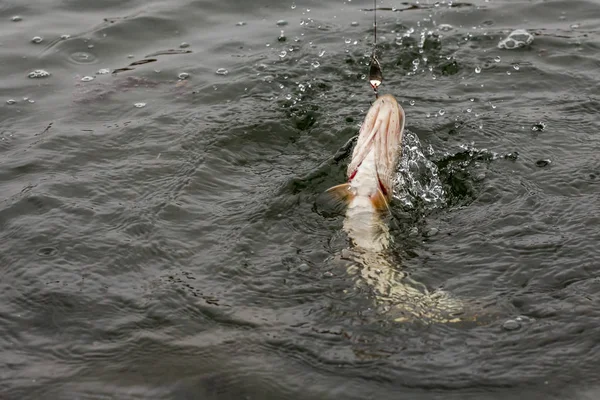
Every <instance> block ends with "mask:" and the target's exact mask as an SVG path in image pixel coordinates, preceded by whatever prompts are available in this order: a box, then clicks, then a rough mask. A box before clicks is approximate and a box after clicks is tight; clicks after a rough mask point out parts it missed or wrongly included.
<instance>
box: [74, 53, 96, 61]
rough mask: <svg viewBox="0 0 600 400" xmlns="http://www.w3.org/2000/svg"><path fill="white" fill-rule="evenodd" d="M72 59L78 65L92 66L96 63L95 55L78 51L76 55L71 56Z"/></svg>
mask: <svg viewBox="0 0 600 400" xmlns="http://www.w3.org/2000/svg"><path fill="white" fill-rule="evenodd" d="M70 58H71V60H73V61H75V62H76V63H77V64H91V63H93V62H94V61H96V56H95V55H93V54H92V53H87V52H85V51H76V52H75V53H73V54H71V56H70Z"/></svg>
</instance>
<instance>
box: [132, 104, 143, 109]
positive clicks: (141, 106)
mask: <svg viewBox="0 0 600 400" xmlns="http://www.w3.org/2000/svg"><path fill="white" fill-rule="evenodd" d="M133 106H134V107H135V108H143V107H146V103H135V104H134V105H133Z"/></svg>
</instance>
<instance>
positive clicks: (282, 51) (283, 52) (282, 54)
mask: <svg viewBox="0 0 600 400" xmlns="http://www.w3.org/2000/svg"><path fill="white" fill-rule="evenodd" d="M286 55H287V51H285V50H281V52H280V53H279V57H280V58H284V57H285V56H286Z"/></svg>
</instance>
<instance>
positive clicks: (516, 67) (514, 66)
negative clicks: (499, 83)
mask: <svg viewBox="0 0 600 400" xmlns="http://www.w3.org/2000/svg"><path fill="white" fill-rule="evenodd" d="M513 68H514V69H515V71H518V70H519V68H521V67H519V64H515V65H513Z"/></svg>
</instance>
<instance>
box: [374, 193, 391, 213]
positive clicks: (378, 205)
mask: <svg viewBox="0 0 600 400" xmlns="http://www.w3.org/2000/svg"><path fill="white" fill-rule="evenodd" d="M371 202H372V203H373V207H375V209H376V210H377V211H387V212H388V213H389V214H390V215H392V210H391V209H390V204H389V202H388V200H387V198H386V197H385V195H384V194H383V192H382V191H381V189H380V188H377V192H375V194H373V195H372V196H371Z"/></svg>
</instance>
